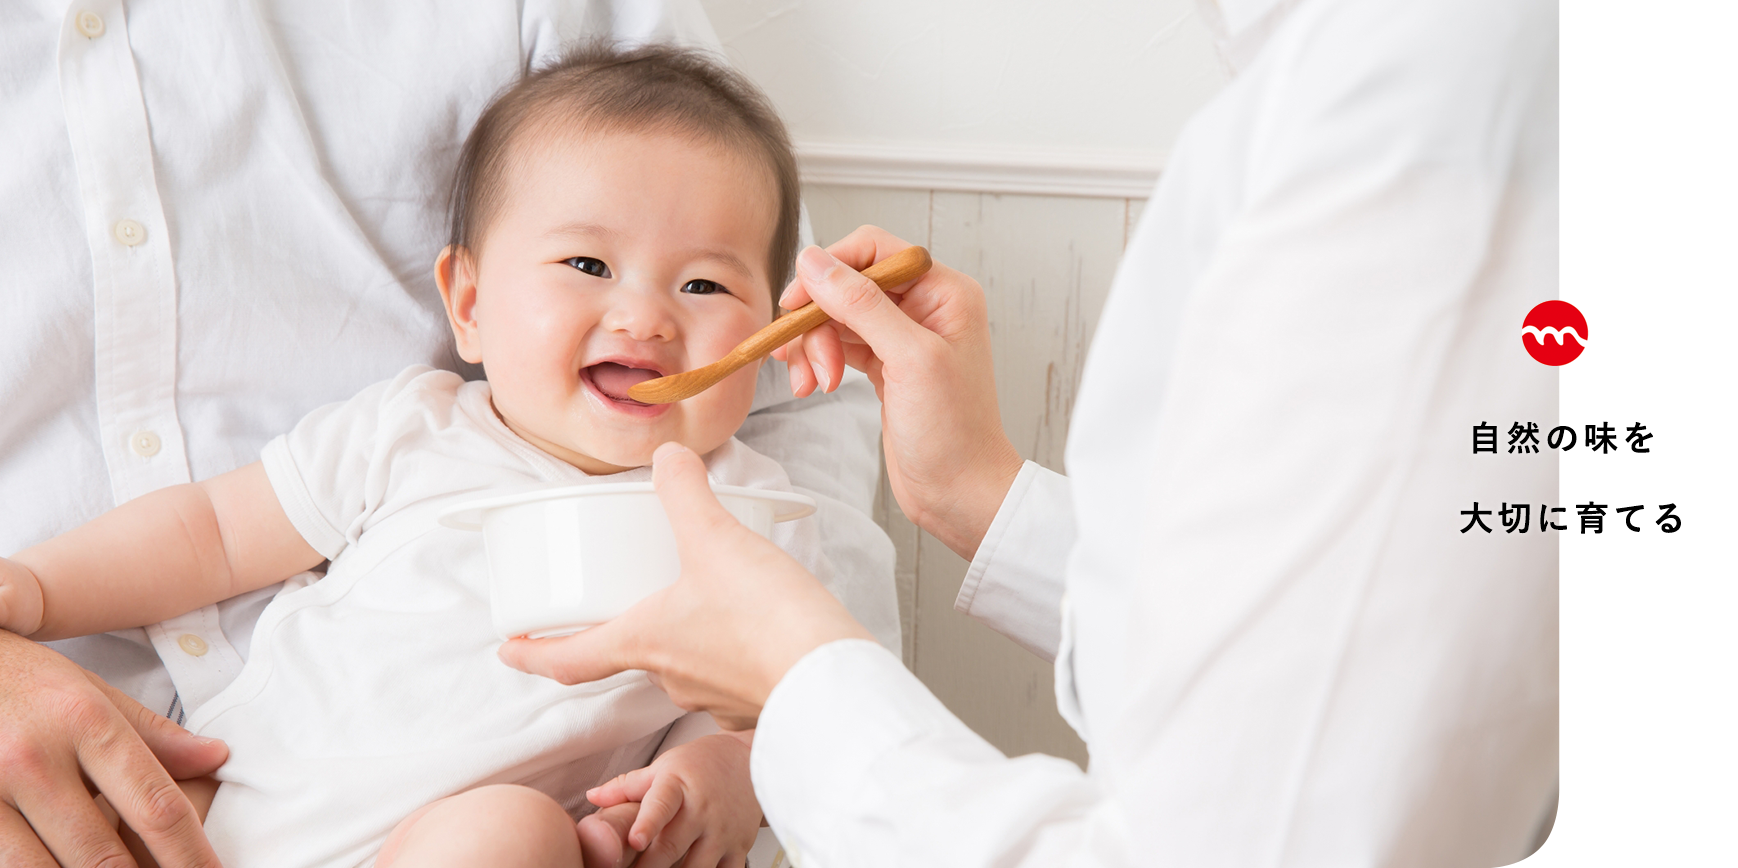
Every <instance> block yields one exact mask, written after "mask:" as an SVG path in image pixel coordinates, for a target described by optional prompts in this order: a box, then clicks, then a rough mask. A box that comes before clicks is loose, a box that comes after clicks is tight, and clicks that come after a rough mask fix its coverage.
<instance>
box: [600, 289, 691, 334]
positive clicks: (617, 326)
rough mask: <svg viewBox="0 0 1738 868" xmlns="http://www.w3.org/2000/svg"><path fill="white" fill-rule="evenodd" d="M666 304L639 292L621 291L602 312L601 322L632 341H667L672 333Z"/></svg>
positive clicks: (671, 317)
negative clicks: (612, 302)
mask: <svg viewBox="0 0 1738 868" xmlns="http://www.w3.org/2000/svg"><path fill="white" fill-rule="evenodd" d="M673 314H674V312H673V311H672V310H671V309H670V306H669V305H668V304H666V303H664V302H663V301H661V300H660V299H657V298H655V297H648V295H647V294H642V293H623V294H622V297H620V298H618V299H616V300H615V303H614V304H613V305H611V306H610V309H609V310H608V311H607V312H606V313H605V314H604V319H603V325H604V327H605V328H607V329H609V330H610V331H613V332H618V333H620V334H622V335H623V336H625V337H628V338H632V339H633V340H636V341H668V340H671V339H673V338H675V336H676V318H675V316H674V315H673Z"/></svg>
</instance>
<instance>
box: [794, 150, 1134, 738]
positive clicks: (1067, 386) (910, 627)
mask: <svg viewBox="0 0 1738 868" xmlns="http://www.w3.org/2000/svg"><path fill="white" fill-rule="evenodd" d="M803 194H804V200H805V202H806V203H807V205H808V209H809V215H810V218H811V219H812V221H813V225H814V230H815V237H816V239H817V240H818V241H819V242H820V243H822V244H829V243H831V242H833V241H836V240H838V239H839V238H841V237H843V236H844V235H846V234H847V233H849V232H850V231H851V230H852V229H855V228H856V227H857V226H859V225H861V224H864V223H873V224H876V225H878V226H881V227H883V228H885V229H887V230H889V231H891V232H893V233H894V234H896V235H899V236H900V237H902V238H905V239H906V240H908V241H911V242H913V243H916V244H923V245H925V246H926V247H928V248H929V249H930V251H931V252H932V253H933V254H934V255H935V258H936V259H937V260H938V261H941V262H945V263H947V264H948V265H950V266H953V267H954V268H958V269H960V270H962V271H964V272H966V273H967V274H970V275H972V276H973V277H975V278H977V280H978V281H979V282H980V283H982V284H983V286H984V291H985V294H986V295H987V296H988V300H989V310H990V327H991V330H992V334H993V339H994V342H995V354H996V396H997V399H998V401H999V403H1000V408H1001V413H1002V424H1003V425H1004V426H1005V427H1006V428H1007V431H1008V434H1009V436H1010V437H1011V438H1012V439H1013V441H1014V445H1015V446H1017V447H1019V449H1020V451H1021V454H1023V455H1024V456H1025V457H1027V458H1029V459H1031V460H1033V461H1037V462H1038V463H1040V464H1043V465H1044V466H1046V467H1049V468H1052V469H1055V470H1059V471H1060V470H1064V469H1065V468H1064V467H1063V464H1062V451H1063V444H1064V442H1065V441H1066V439H1067V435H1068V420H1069V416H1070V415H1071V414H1072V412H1073V409H1074V395H1075V387H1076V386H1077V385H1078V384H1079V381H1080V370H1081V364H1082V362H1083V361H1084V359H1085V355H1086V348H1087V345H1088V343H1089V342H1090V340H1091V337H1092V333H1093V330H1094V329H1095V328H1096V326H1097V324H1098V315H1099V312H1100V310H1102V308H1103V306H1104V298H1105V294H1106V292H1107V291H1108V290H1109V288H1110V282H1111V278H1112V276H1113V275H1114V274H1115V270H1116V264H1117V261H1118V260H1119V259H1120V258H1121V256H1122V251H1123V247H1124V245H1125V244H1127V242H1128V236H1129V233H1130V230H1131V229H1132V228H1133V226H1134V221H1135V220H1136V219H1137V218H1138V217H1139V215H1140V210H1141V206H1142V205H1143V204H1144V201H1145V200H1144V199H1138V198H1109V197H1089V196H1045V195H1020V194H1006V193H983V192H967V191H960V190H952V189H893V188H886V187H880V186H874V187H865V186H847V185H838V184H823V183H809V184H807V185H805V187H804V189H803ZM876 520H877V521H878V522H880V523H881V526H882V527H884V528H886V530H887V533H888V534H889V535H890V536H891V537H892V538H893V542H894V545H895V546H896V548H897V549H898V552H899V560H898V566H897V570H896V577H895V578H896V580H897V584H898V587H899V608H900V618H901V621H902V622H903V626H904V630H905V649H904V651H905V655H904V656H905V664H906V666H908V667H910V668H911V670H912V671H913V672H915V673H917V675H918V677H919V678H921V679H923V682H924V683H925V684H927V685H928V686H929V688H930V689H931V690H933V691H934V692H935V694H936V695H937V696H938V697H940V698H941V700H942V701H943V702H945V703H946V704H947V706H948V707H949V708H950V709H952V710H953V712H954V713H955V714H958V715H959V716H960V718H961V719H962V720H964V721H965V722H966V723H967V724H968V725H970V726H971V727H972V728H973V729H975V730H977V731H978V733H980V734H982V735H983V736H984V737H985V738H987V739H989V741H990V742H991V743H992V744H994V745H996V747H998V748H1000V749H1001V750H1002V751H1003V752H1005V753H1007V754H1009V755H1010V756H1018V755H1020V754H1026V753H1034V752H1041V753H1048V754H1052V755H1055V756H1061V757H1066V758H1068V759H1070V760H1073V761H1074V762H1076V763H1079V764H1081V765H1083V766H1084V765H1085V764H1086V759H1087V757H1086V746H1085V745H1084V744H1083V743H1082V742H1081V741H1080V739H1079V738H1078V737H1076V736H1075V734H1074V732H1073V730H1072V729H1070V728H1069V727H1068V725H1067V724H1066V723H1064V722H1063V720H1062V718H1061V716H1060V715H1058V714H1057V712H1056V699H1055V693H1054V690H1053V680H1052V676H1051V669H1050V666H1049V664H1047V663H1044V662H1042V661H1040V660H1039V659H1038V658H1036V657H1033V656H1032V655H1031V654H1029V653H1027V652H1026V651H1025V650H1024V649H1021V648H1020V647H1019V646H1017V645H1015V644H1014V643H1013V642H1010V641H1009V640H1007V639H1006V638H1004V637H1002V636H1000V635H998V634H996V633H994V632H993V631H991V630H989V629H987V628H985V627H983V626H981V625H979V624H978V623H977V622H975V621H972V620H971V619H969V618H966V617H965V616H963V615H960V614H958V613H956V612H954V611H953V600H954V596H955V595H956V594H957V593H958V592H959V587H960V582H961V580H963V579H964V577H965V571H966V562H965V561H964V560H962V559H961V558H960V557H959V556H957V555H955V554H954V553H953V552H952V551H950V550H949V549H948V548H947V547H946V546H944V545H942V544H941V543H940V542H939V541H937V540H936V539H935V538H934V537H931V536H929V535H928V534H926V533H924V532H922V531H920V530H918V529H917V528H916V527H914V526H913V525H912V524H911V523H910V522H908V521H906V519H905V516H904V515H903V514H901V513H900V511H899V507H898V505H897V504H896V503H895V502H894V500H893V495H892V492H891V491H890V490H889V489H888V486H887V480H886V475H885V473H884V474H883V476H882V481H881V495H880V498H879V501H878V503H877V506H876Z"/></svg>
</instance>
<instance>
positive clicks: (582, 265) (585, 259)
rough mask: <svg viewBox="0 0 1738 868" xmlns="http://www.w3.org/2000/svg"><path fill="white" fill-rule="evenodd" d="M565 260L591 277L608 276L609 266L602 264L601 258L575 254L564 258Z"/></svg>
mask: <svg viewBox="0 0 1738 868" xmlns="http://www.w3.org/2000/svg"><path fill="white" fill-rule="evenodd" d="M566 262H567V264H568V265H571V266H573V267H574V268H577V269H579V270H580V271H583V272H585V273H586V274H589V275H591V276H592V277H609V276H610V267H609V266H607V265H605V264H603V260H601V259H593V258H591V257H589V256H575V257H573V258H572V259H569V260H566Z"/></svg>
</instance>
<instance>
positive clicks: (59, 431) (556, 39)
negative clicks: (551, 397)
mask: <svg viewBox="0 0 1738 868" xmlns="http://www.w3.org/2000/svg"><path fill="white" fill-rule="evenodd" d="M590 36H613V37H615V38H618V39H623V40H630V41H633V40H671V41H678V42H684V43H688V44H698V45H703V46H713V47H716V45H717V38H716V36H715V35H714V34H713V33H712V30H711V26H710V25H709V24H708V23H707V21H706V18H705V15H704V13H703V12H702V11H701V10H700V8H699V6H698V4H697V3H696V2H694V0H669V2H626V0H622V2H615V3H611V2H607V0H594V2H585V0H546V2H539V0H529V2H477V0H447V2H437V3H434V4H418V5H415V6H412V5H408V4H400V3H384V4H382V3H363V4H330V3H306V2H300V0H278V2H264V3H242V4H237V3H229V2H219V0H189V2H177V3H143V2H136V3H132V4H124V3H123V2H122V0H76V2H71V3H68V2H42V0H38V2H34V3H33V2H28V0H27V2H24V3H23V4H17V3H15V4H12V6H11V7H10V10H9V11H8V13H7V22H6V25H5V26H4V27H0V109H4V112H5V121H4V122H3V123H0V153H3V154H5V155H6V157H7V159H6V162H5V165H4V166H3V167H0V202H4V203H5V204H4V205H3V206H0V208H3V209H4V210H3V211H0V214H3V217H0V220H3V221H4V231H0V257H3V258H4V259H5V261H6V262H7V267H6V269H5V271H4V275H3V276H0V292H3V295H4V298H5V299H6V301H7V315H6V317H4V319H3V320H0V335H3V338H4V339H0V362H3V363H4V365H5V369H6V370H7V371H9V372H11V373H10V375H9V376H8V377H7V378H6V379H5V380H4V381H3V384H0V405H4V406H5V408H6V413H5V416H4V419H3V420H0V492H3V493H4V495H5V496H4V497H0V552H7V553H10V552H13V551H17V550H18V549H21V548H24V547H26V546H28V545H31V544H33V543H36V542H39V541H41V540H43V539H46V538H48V537H50V536H52V535H54V534H56V533H59V532H62V531H65V530H67V529H69V528H71V527H74V526H75V525H77V524H79V523H82V522H85V521H88V520H90V519H91V518H93V517H95V516H96V515H98V514H100V513H101V512H103V511H105V510H107V509H109V508H112V507H113V506H115V505H116V504H118V503H122V502H125V501H127V500H130V499H132V498H135V497H138V496H139V495H141V494H144V493H146V492H149V491H152V490H154V489H157V488H161V487H163V486H166V485H172V484H176V483H183V482H188V481H191V480H196V479H204V478H207V477H210V476H213V475H216V474H219V473H223V472H225V471H228V470H231V469H234V468H236V467H239V466H241V465H244V464H247V463H249V462H251V461H254V460H256V459H258V458H259V454H260V449H261V447H262V446H264V445H265V443H266V441H267V440H269V439H270V438H272V437H274V436H276V435H278V434H282V433H283V432H285V431H288V430H289V429H290V428H291V427H292V426H293V425H294V424H295V422H296V421H297V420H298V419H300V418H301V417H302V415H303V414H305V413H307V412H308V411H309V410H311V409H313V408H315V407H318V406H320V405H322V404H326V403H329V402H333V401H339V400H343V399H346V398H349V397H351V396H352V395H354V394H355V393H356V392H357V391H359V390H360V389H361V388H363V387H364V386H366V385H368V384H370V383H373V382H376V381H379V380H383V379H386V378H388V377H390V376H392V375H393V374H394V373H396V372H398V371H400V370H403V369H404V367H405V366H406V365H409V364H414V363H419V362H420V363H427V364H433V365H436V366H443V367H449V368H454V369H458V367H459V365H460V363H459V360H458V359H457V358H456V357H455V356H454V355H453V354H452V352H451V350H450V348H449V347H450V336H449V334H448V329H447V325H446V321H445V315H444V313H443V312H442V308H441V304H440V299H439V295H438V293H437V292H436V290H435V287H434V281H433V279H432V268H433V262H434V257H435V254H436V253H437V252H438V251H439V250H440V248H441V246H442V244H443V243H444V241H445V204H446V193H447V188H448V185H449V184H450V181H451V174H452V170H453V166H454V164H455V162H456V159H457V154H458V150H459V146H460V144H461V143H462V141H463V139H464V136H465V134H466V133H467V132H469V130H470V127H471V125H472V122H473V121H474V120H475V118H476V116H477V115H478V114H479V113H480V112H481V111H482V109H483V106H484V105H485V104H486V102H487V101H488V99H489V97H490V96H491V95H492V94H494V93H495V92H496V91H497V90H498V89H500V88H501V87H503V86H504V85H506V84H508V83H509V82H510V81H512V79H513V78H514V77H515V76H516V75H518V74H519V72H520V71H521V70H522V69H523V68H525V67H526V65H527V64H533V65H534V64H536V63H537V62H539V61H540V60H543V59H547V58H550V57H553V56H554V55H555V54H556V53H558V51H559V50H560V49H561V47H562V46H563V44H564V43H566V42H569V41H571V40H574V39H577V38H581V37H590ZM773 367H774V366H769V369H768V370H766V371H764V372H763V379H762V392H761V394H760V395H759V396H758V401H757V407H761V408H765V407H767V406H768V405H771V404H778V403H780V402H781V393H782V399H783V400H788V399H789V389H788V386H785V385H784V382H783V381H782V379H781V377H782V376H783V371H782V370H774V369H773ZM472 373H475V371H473V372H472ZM799 408H800V409H799ZM878 432H879V417H878V415H877V412H876V408H875V405H874V398H873V393H872V392H871V391H870V390H869V388H868V386H867V383H866V382H861V381H854V384H853V385H851V386H850V387H848V388H847V389H845V390H843V391H842V392H841V393H840V394H839V395H836V396H832V397H829V398H826V399H822V400H819V401H814V400H811V401H805V402H802V403H801V404H791V405H788V406H775V407H771V409H767V410H765V411H764V412H760V413H757V414H756V415H755V416H754V417H751V419H750V421H749V423H748V424H747V425H745V426H744V428H743V430H742V432H741V436H742V438H743V439H744V440H745V441H746V442H748V443H750V444H752V445H753V446H754V448H756V449H757V450H759V451H760V452H762V453H764V454H766V455H769V456H771V457H773V458H775V459H777V460H779V461H781V462H782V463H783V464H784V465H785V467H786V468H787V470H788V472H789V473H790V476H791V479H792V481H793V483H794V484H795V485H796V486H797V487H798V488H799V489H803V490H806V491H808V492H809V493H811V494H815V495H818V496H819V497H818V499H819V500H820V501H821V504H822V507H821V510H822V511H821V516H822V525H823V527H824V528H825V531H826V533H827V539H828V554H829V556H830V557H831V559H832V560H833V562H834V563H835V564H836V565H838V566H839V567H840V569H841V570H842V571H844V572H846V573H848V574H850V575H851V576H852V577H853V580H854V581H857V582H861V583H863V584H864V585H865V586H871V587H875V588H878V591H877V592H878V593H880V594H881V595H882V596H884V597H885V605H884V606H881V607H880V608H881V609H883V610H884V614H883V617H881V618H880V619H879V620H880V621H881V623H879V624H878V625H876V627H875V629H877V631H878V635H880V636H881V637H882V638H883V639H884V641H888V642H891V643H892V647H898V623H897V614H896V610H895V606H894V603H893V591H892V582H891V576H892V560H893V554H892V546H891V544H890V543H889V542H888V540H887V538H886V536H885V534H883V533H881V532H880V531H879V529H877V528H876V527H875V526H874V524H873V522H871V521H870V520H869V518H868V517H867V513H868V511H869V508H870V503H871V499H872V497H873V491H874V486H875V479H876V474H877V472H878V470H877V467H878V465H877V461H876V454H875V445H876V442H877V441H876V438H877V436H878ZM273 590H274V589H266V590H264V591H261V592H256V593H254V594H250V595H247V596H246V597H243V598H239V599H237V600H234V601H231V602H229V603H226V604H223V605H220V606H214V607H210V608H206V609H202V610H200V611H197V612H193V613H190V614H188V615H185V616H182V617H179V618H175V619H173V620H171V621H167V622H164V623H162V624H158V625H155V626H152V627H147V628H145V629H143V630H133V631H125V632H122V633H117V634H112V635H108V636H100V637H90V638H87V639H79V640H69V641H67V642H62V643H56V645H55V647H57V648H58V649H60V650H62V651H63V652H65V653H67V654H68V655H69V656H71V657H73V659H75V660H77V661H78V662H80V663H81V664H83V665H85V666H87V667H90V668H92V669H94V670H95V671H97V672H99V673H100V674H102V675H104V676H105V677H108V678H109V679H110V680H111V681H113V682H115V683H116V684H118V685H119V686H121V687H122V688H123V689H125V690H126V691H127V692H129V693H131V694H133V695H134V696H136V697H138V698H139V699H140V700H141V701H142V702H144V703H145V704H146V705H147V706H148V707H150V708H153V709H155V710H157V711H160V712H166V713H167V714H168V715H169V716H170V717H171V718H177V719H179V718H182V717H184V715H185V711H186V709H187V708H190V707H196V706H198V705H199V704H200V703H201V702H203V701H204V700H205V699H207V698H209V697H210V696H212V695H214V694H215V693H216V692H217V691H218V690H220V689H221V688H222V687H224V686H225V685H227V684H228V683H229V681H230V680H231V679H233V678H234V677H235V675H236V673H237V672H238V671H239V670H240V667H241V664H242V662H243V660H244V658H245V656H246V652H247V639H248V636H249V633H250V631H251V629H252V624H253V621H254V619H255V618H256V617H257V616H258V614H259V611H260V610H261V609H262V608H263V607H264V605H265V603H266V602H268V601H269V599H270V597H271V594H272V592H273Z"/></svg>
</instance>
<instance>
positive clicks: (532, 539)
mask: <svg viewBox="0 0 1738 868" xmlns="http://www.w3.org/2000/svg"><path fill="white" fill-rule="evenodd" d="M701 475H702V479H703V480H704V476H705V470H704V468H702V470H701ZM710 488H711V491H712V495H713V498H714V500H715V502H717V503H719V504H720V506H721V507H722V508H723V509H724V510H725V511H726V512H727V513H728V514H729V515H730V516H731V517H732V520H734V521H737V522H739V523H741V525H742V526H743V527H746V528H748V529H749V530H751V531H753V532H754V533H756V534H758V535H759V536H760V537H761V538H762V539H763V540H764V539H767V538H769V537H770V536H771V535H772V526H773V524H774V523H776V522H781V521H791V520H792V519H798V518H802V517H804V516H807V515H811V514H813V513H814V511H815V501H814V499H812V498H810V497H807V496H805V495H801V494H795V493H793V492H788V491H765V490H761V489H755V488H743V487H740V486H735V485H713V486H710ZM440 522H441V524H443V525H446V526H447V527H450V528H455V529H458V530H469V531H481V532H482V534H483V547H484V549H485V550H486V551H487V552H488V558H489V609H490V612H491V614H492V616H493V619H494V624H495V632H496V633H498V634H499V635H500V636H501V638H503V639H511V638H513V637H515V636H531V637H533V638H542V637H545V636H561V635H566V634H568V633H575V632H578V631H580V630H583V629H586V628H587V627H591V626H593V625H596V624H601V623H603V622H605V621H608V620H609V619H611V618H614V617H615V616H617V615H619V614H621V613H622V612H623V611H625V610H627V608H628V607H629V606H632V605H633V604H635V603H637V602H639V601H640V600H642V599H644V598H645V597H646V596H647V595H648V594H651V593H653V592H655V591H658V590H661V589H663V588H666V587H669V586H670V585H671V584H674V583H675V581H676V578H677V576H678V575H679V574H680V573H681V563H680V562H679V561H678V560H677V557H676V537H675V535H674V534H673V533H672V531H671V527H670V519H669V517H668V516H666V515H665V513H664V508H663V507H662V506H660V505H659V503H658V497H657V495H656V494H655V493H654V492H653V491H652V484H651V483H649V482H616V483H609V482H606V483H594V484H590V485H568V486H561V487H557V488H538V489H533V490H530V491H519V492H512V493H508V494H496V495H492V496H488V497H483V498H477V499H472V500H468V501H465V502H463V503H459V504H456V505H454V506H453V507H451V508H449V509H448V510H446V511H445V512H443V513H442V514H441V517H440ZM769 545H770V543H769Z"/></svg>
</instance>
